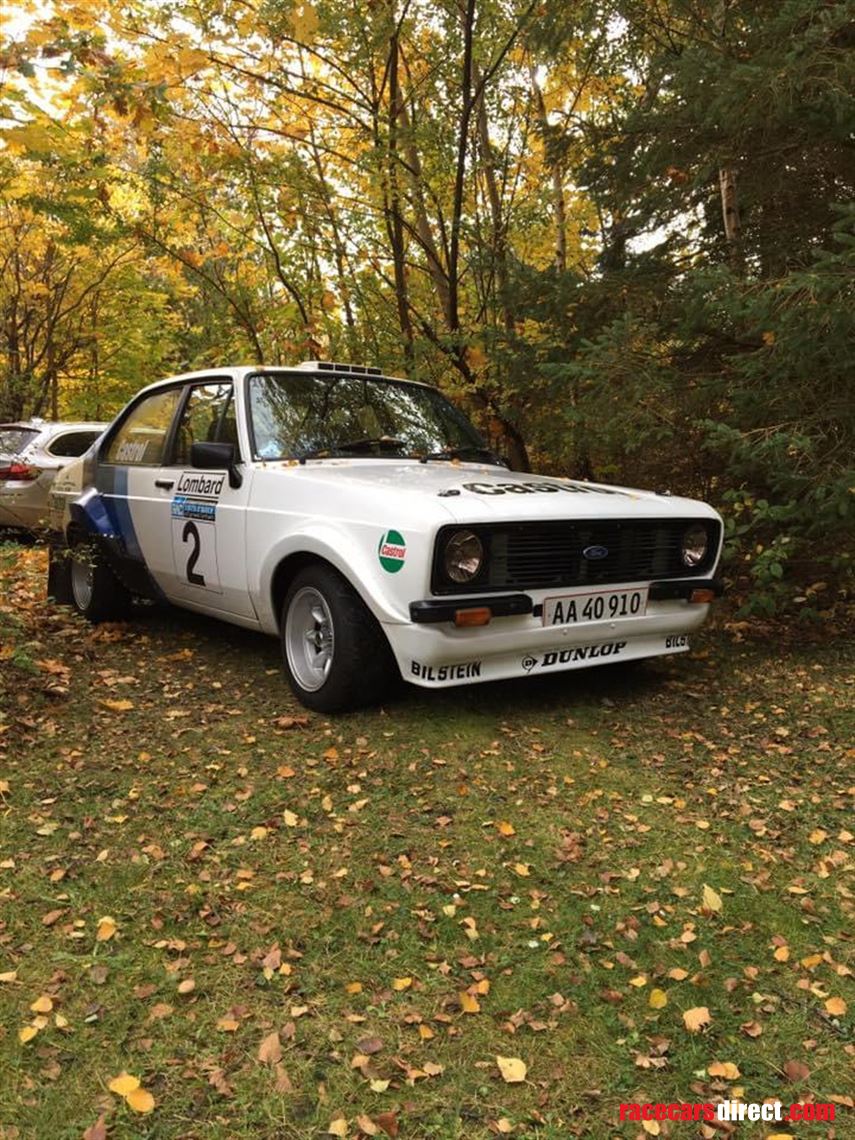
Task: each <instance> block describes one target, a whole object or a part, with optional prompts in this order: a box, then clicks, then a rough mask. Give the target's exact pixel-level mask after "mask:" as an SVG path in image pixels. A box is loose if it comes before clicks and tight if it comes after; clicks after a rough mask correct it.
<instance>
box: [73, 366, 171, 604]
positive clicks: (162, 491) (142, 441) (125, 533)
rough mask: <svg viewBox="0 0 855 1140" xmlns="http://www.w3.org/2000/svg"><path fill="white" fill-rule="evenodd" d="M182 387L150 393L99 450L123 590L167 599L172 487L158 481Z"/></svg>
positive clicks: (99, 480) (100, 481)
mask: <svg viewBox="0 0 855 1140" xmlns="http://www.w3.org/2000/svg"><path fill="white" fill-rule="evenodd" d="M183 391H184V389H183V386H182V385H171V386H169V387H164V388H158V389H156V390H155V391H154V392H149V393H148V394H147V395H145V396H143V397H142V398H141V399H140V400H139V401H138V402H137V403H135V404H134V405H132V407H131V408H130V410H129V411H128V413H127V414H126V415H125V417H124V418H123V419H122V421H121V422H120V423H119V425H118V427H117V428H116V429H115V430H114V431H112V432H111V433H110V435H109V436H108V437H107V439H106V440H105V442H104V445H103V446H102V448H101V452H100V455H99V458H98V465H97V472H96V478H95V482H96V488H97V490H98V492H99V493H100V496H101V499H102V501H103V505H104V508H105V511H106V516H107V518H108V520H109V529H110V532H111V542H113V543H115V546H114V556H115V557H116V559H117V560H118V562H119V570H120V571H121V573H122V577H123V580H124V581H125V582H126V584H127V585H128V586H129V587H130V588H131V589H134V590H138V591H139V592H140V593H144V594H145V593H150V592H151V580H152V579H153V580H154V582H155V583H156V584H157V586H158V587H159V588H160V589H161V590H162V591H163V592H164V593H166V592H167V590H168V586H169V582H170V579H171V577H172V576H173V558H172V544H171V541H170V538H169V533H170V505H171V494H170V487H169V486H168V485H167V484H166V482H164V480H163V479H162V476H161V469H162V465H163V460H164V455H165V453H166V447H167V443H168V442H169V439H170V436H171V431H172V424H173V420H174V417H175V413H176V410H177V408H178V405H179V401H180V399H181V396H182V394H183Z"/></svg>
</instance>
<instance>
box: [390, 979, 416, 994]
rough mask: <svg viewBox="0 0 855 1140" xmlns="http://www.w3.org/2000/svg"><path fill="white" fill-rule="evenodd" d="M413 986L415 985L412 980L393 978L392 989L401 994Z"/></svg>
mask: <svg viewBox="0 0 855 1140" xmlns="http://www.w3.org/2000/svg"><path fill="white" fill-rule="evenodd" d="M412 984H413V979H412V978H393V979H392V989H393V990H397V991H398V992H399V993H400V992H401V990H408V989H409V988H410V986H411V985H412Z"/></svg>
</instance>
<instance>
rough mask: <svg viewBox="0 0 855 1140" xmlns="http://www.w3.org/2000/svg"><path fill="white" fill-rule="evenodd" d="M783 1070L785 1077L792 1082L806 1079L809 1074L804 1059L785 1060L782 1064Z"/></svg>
mask: <svg viewBox="0 0 855 1140" xmlns="http://www.w3.org/2000/svg"><path fill="white" fill-rule="evenodd" d="M784 1072H785V1073H786V1074H787V1079H788V1080H791V1081H792V1082H793V1084H796V1083H797V1082H798V1081H806V1080H807V1079H808V1077H809V1076H810V1069H809V1068H808V1067H807V1065H806V1064H805V1063H804V1061H787V1063H786V1064H785V1065H784Z"/></svg>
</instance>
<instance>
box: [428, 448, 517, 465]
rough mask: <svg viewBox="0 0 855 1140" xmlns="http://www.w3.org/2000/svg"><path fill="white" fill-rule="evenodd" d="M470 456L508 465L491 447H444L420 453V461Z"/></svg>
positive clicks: (494, 463)
mask: <svg viewBox="0 0 855 1140" xmlns="http://www.w3.org/2000/svg"><path fill="white" fill-rule="evenodd" d="M470 458H474V459H485V460H486V461H487V462H488V463H491V464H493V465H494V466H496V467H507V463H505V461H504V460H503V459H500V458H499V456H498V455H496V453H495V451H491V450H490V448H489V447H444V448H443V449H442V451H431V452H429V453H428V454H427V455H420V456H419V463H428V462H430V461H431V460H434V459H436V460H446V461H449V460H454V459H470Z"/></svg>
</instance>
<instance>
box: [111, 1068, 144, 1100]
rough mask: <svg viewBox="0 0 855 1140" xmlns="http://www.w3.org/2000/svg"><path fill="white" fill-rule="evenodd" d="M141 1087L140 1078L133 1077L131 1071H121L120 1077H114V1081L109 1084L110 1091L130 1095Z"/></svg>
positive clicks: (119, 1094)
mask: <svg viewBox="0 0 855 1140" xmlns="http://www.w3.org/2000/svg"><path fill="white" fill-rule="evenodd" d="M139 1087H140V1082H139V1080H138V1078H137V1077H132V1076H131V1074H130V1073H119V1075H118V1077H113V1079H112V1081H110V1083H109V1084H108V1085H107V1088H108V1089H109V1090H110V1092H114V1093H116V1094H117V1095H118V1096H128V1094H129V1093H132V1092H134V1090H135V1089H138V1088H139Z"/></svg>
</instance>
